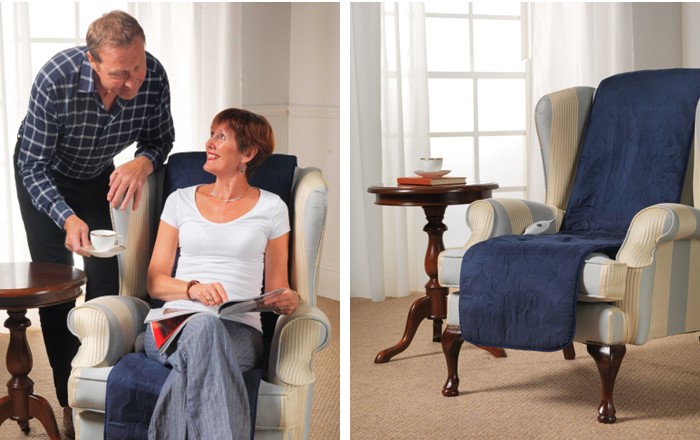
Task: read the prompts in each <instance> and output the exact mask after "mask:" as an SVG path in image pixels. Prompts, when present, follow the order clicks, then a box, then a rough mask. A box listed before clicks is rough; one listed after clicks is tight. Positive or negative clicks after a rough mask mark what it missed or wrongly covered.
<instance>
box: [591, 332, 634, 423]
mask: <svg viewBox="0 0 700 440" xmlns="http://www.w3.org/2000/svg"><path fill="white" fill-rule="evenodd" d="M586 346H587V348H588V354H590V355H591V356H592V357H593V359H595V363H596V365H597V366H598V372H599V373H600V383H601V393H600V394H601V400H600V405H599V406H598V421H599V422H600V423H615V421H616V420H617V417H615V405H614V404H613V398H612V395H613V388H615V378H616V377H617V372H618V371H620V364H621V363H622V358H624V357H625V353H626V352H627V348H626V347H625V345H595V344H586Z"/></svg>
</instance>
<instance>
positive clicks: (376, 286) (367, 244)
mask: <svg viewBox="0 0 700 440" xmlns="http://www.w3.org/2000/svg"><path fill="white" fill-rule="evenodd" d="M351 11H352V13H351V29H352V31H351V52H352V56H351V69H352V73H351V96H352V102H351V104H352V107H353V108H352V109H351V124H350V125H351V127H350V130H351V170H352V173H351V175H352V177H351V190H350V191H351V208H352V209H351V221H350V224H351V231H350V233H351V237H352V240H351V242H352V244H351V295H352V296H360V297H370V298H372V300H374V301H381V300H383V299H384V296H385V295H386V296H406V295H408V294H409V293H410V292H411V291H421V290H422V289H423V285H424V284H425V282H426V280H427V275H426V274H425V269H424V266H423V264H424V263H423V260H424V255H425V248H426V245H427V236H425V234H424V233H423V232H422V228H423V225H424V224H425V223H426V220H425V217H424V214H423V211H422V210H421V209H420V208H417V207H411V208H403V207H381V208H380V207H378V206H374V205H373V204H372V201H373V196H372V195H369V194H367V188H368V187H369V186H371V185H378V184H389V185H392V184H395V183H396V178H397V177H400V176H406V175H410V174H412V173H413V170H415V169H416V166H417V162H418V158H419V157H421V156H426V155H428V154H429V150H430V140H429V132H428V130H429V127H428V79H427V65H426V48H425V12H424V6H423V4H422V3H381V4H379V5H377V4H368V5H364V4H352V5H351ZM377 17H379V18H378V20H377ZM377 42H380V44H381V46H380V49H379V50H378V48H377ZM379 98H380V100H379V102H378V99H379ZM378 213H381V214H380V215H378Z"/></svg>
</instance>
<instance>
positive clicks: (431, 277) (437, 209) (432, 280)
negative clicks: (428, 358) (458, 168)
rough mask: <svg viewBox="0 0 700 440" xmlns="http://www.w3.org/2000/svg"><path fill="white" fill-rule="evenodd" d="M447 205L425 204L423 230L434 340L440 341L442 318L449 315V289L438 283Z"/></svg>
mask: <svg viewBox="0 0 700 440" xmlns="http://www.w3.org/2000/svg"><path fill="white" fill-rule="evenodd" d="M446 209H447V206H424V207H423V211H425V218H426V219H427V220H428V223H427V224H426V225H425V227H423V231H425V232H426V233H427V234H428V247H427V249H426V250H425V260H424V265H425V273H426V274H427V275H428V282H427V283H425V294H426V295H427V296H429V297H430V304H431V306H430V319H432V320H433V342H440V337H441V334H442V320H443V319H445V318H446V317H447V293H448V289H447V288H446V287H442V286H441V285H440V283H438V279H437V277H438V255H440V252H442V251H444V250H445V244H444V242H443V241H442V236H443V234H444V233H445V231H447V226H445V224H444V223H443V222H442V220H443V219H444V218H445V210H446Z"/></svg>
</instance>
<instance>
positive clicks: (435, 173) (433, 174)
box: [414, 170, 451, 179]
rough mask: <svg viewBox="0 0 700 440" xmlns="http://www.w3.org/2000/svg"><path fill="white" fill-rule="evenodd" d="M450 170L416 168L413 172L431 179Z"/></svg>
mask: <svg viewBox="0 0 700 440" xmlns="http://www.w3.org/2000/svg"><path fill="white" fill-rule="evenodd" d="M450 171H451V170H440V171H421V170H416V171H414V173H416V174H418V175H419V176H421V177H428V178H431V179H434V178H436V177H442V176H444V175H445V174H448V173H449V172H450Z"/></svg>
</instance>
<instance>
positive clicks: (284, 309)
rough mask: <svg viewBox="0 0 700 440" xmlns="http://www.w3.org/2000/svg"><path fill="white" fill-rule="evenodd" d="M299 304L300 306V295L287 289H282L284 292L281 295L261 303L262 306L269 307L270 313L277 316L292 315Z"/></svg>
mask: <svg viewBox="0 0 700 440" xmlns="http://www.w3.org/2000/svg"><path fill="white" fill-rule="evenodd" d="M299 304H301V295H299V293H298V292H296V291H294V290H292V289H289V288H287V289H284V292H282V293H281V294H279V295H276V296H274V297H272V298H269V299H266V300H265V301H264V302H263V305H265V306H266V307H271V308H272V311H273V312H275V313H277V314H278V315H289V314H291V313H294V311H295V310H296V309H298V308H299Z"/></svg>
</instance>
